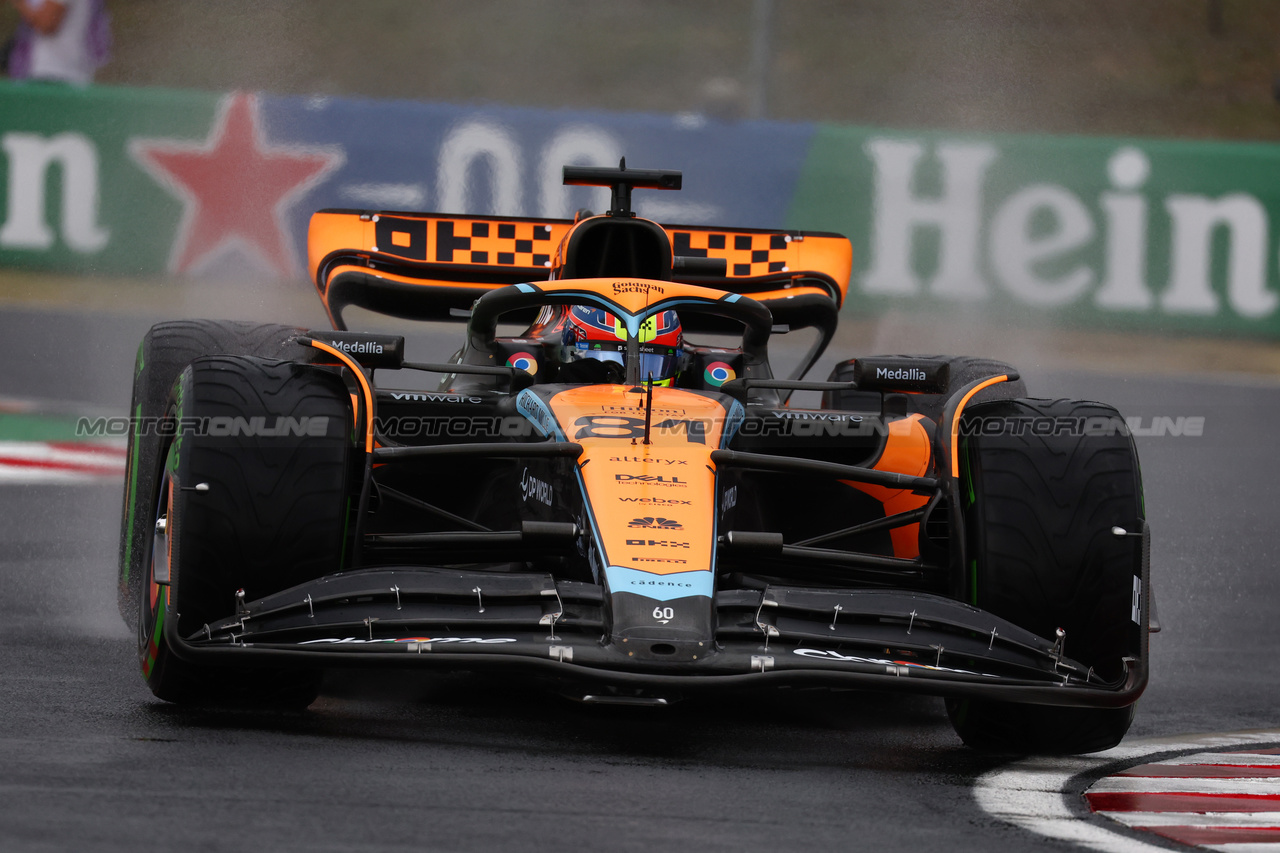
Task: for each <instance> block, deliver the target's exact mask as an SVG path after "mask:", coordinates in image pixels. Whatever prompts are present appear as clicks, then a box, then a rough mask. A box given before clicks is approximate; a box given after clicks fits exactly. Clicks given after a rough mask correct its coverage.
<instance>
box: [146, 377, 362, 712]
mask: <svg viewBox="0 0 1280 853" xmlns="http://www.w3.org/2000/svg"><path fill="white" fill-rule="evenodd" d="M349 405H350V403H349V397H348V395H347V391H346V387H345V386H344V385H343V383H342V380H341V379H340V378H339V377H338V376H337V375H335V374H333V373H330V372H327V371H324V370H321V369H319V368H315V367H311V366H309V365H300V364H294V363H290V362H281V361H271V360H266V359H260V358H253V357H247V356H240V357H235V356H216V357H206V358H200V359H196V360H195V361H194V362H192V364H191V365H190V366H188V367H187V368H186V369H185V370H184V371H183V372H182V374H181V375H180V376H179V378H178V382H177V383H176V384H175V386H174V390H173V394H172V396H171V405H170V421H171V422H172V423H173V424H175V425H176V427H177V429H176V430H175V434H174V435H173V436H172V438H171V440H170V442H169V444H168V448H167V451H166V455H165V462H164V465H163V467H162V469H161V471H160V474H159V475H158V478H157V479H158V482H159V484H160V485H159V488H158V489H157V496H156V498H155V500H154V501H153V503H152V505H153V506H154V508H155V509H154V515H153V521H151V522H150V524H151V527H150V531H151V534H152V535H151V541H152V542H153V546H152V548H151V550H150V552H149V555H148V557H149V559H148V562H147V573H146V580H145V583H144V584H143V590H142V594H141V599H140V606H139V611H140V614H139V615H140V618H139V656H140V660H141V664H142V670H143V676H144V678H145V679H146V681H147V684H148V686H150V688H151V690H152V691H153V692H154V693H155V695H156V696H158V697H160V698H161V699H165V700H167V701H172V702H181V703H191V704H209V703H217V704H223V703H226V702H231V703H233V704H254V705H260V704H270V705H292V706H305V705H307V704H310V702H311V701H312V700H314V698H315V695H316V691H317V689H318V687H319V677H320V676H319V673H317V672H301V671H287V672H281V671H275V670H270V671H268V670H258V669H249V668H245V669H240V668H235V669H231V668H226V667H212V666H202V665H196V664H193V663H191V662H190V661H187V660H184V659H182V658H181V657H179V656H178V655H177V654H175V653H174V651H173V649H172V648H170V647H169V645H168V643H167V641H166V639H165V638H166V630H168V631H171V632H172V631H176V632H177V633H178V634H180V635H181V636H183V637H191V636H193V635H197V634H198V633H199V632H200V630H201V629H202V628H203V626H204V625H205V624H207V623H211V622H214V621H217V620H219V619H222V618H224V617H228V616H232V615H233V613H234V611H235V596H236V592H237V590H241V589H243V590H245V591H246V595H247V597H248V598H249V599H250V600H252V599H254V598H260V597H263V596H265V595H270V594H272V593H275V592H279V591H280V590H283V589H286V588H288V587H291V586H294V585H296V584H299V583H302V582H305V581H308V580H313V579H315V578H318V577H322V576H324V575H327V574H332V573H334V572H336V571H338V570H340V569H341V567H342V564H343V555H344V546H345V544H346V535H347V518H348V512H349V501H348V495H347V485H346V483H347V475H348V467H349V460H350V455H351V454H350V449H351V443H350V434H349V427H350V409H349ZM166 569H167V570H168V571H167V572H166V571H165V570H166ZM166 575H167V577H168V584H167V585H165V584H162V583H158V582H157V581H158V579H163V578H164V577H165V576H166ZM166 626H167V628H166Z"/></svg>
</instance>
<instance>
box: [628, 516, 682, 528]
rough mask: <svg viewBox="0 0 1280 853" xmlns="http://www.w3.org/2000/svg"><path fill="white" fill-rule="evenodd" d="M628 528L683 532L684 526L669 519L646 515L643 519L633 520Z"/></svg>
mask: <svg viewBox="0 0 1280 853" xmlns="http://www.w3.org/2000/svg"><path fill="white" fill-rule="evenodd" d="M628 527H647V528H649V529H651V530H684V525H682V524H681V523H680V522H678V521H675V520H673V519H670V518H654V517H652V516H648V515H646V516H645V517H644V518H633V519H632V520H631V524H629V525H628Z"/></svg>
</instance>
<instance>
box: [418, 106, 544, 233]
mask: <svg viewBox="0 0 1280 853" xmlns="http://www.w3.org/2000/svg"><path fill="white" fill-rule="evenodd" d="M482 158H483V159H484V161H485V162H486V163H487V164H488V167H489V174H488V183H489V204H488V205H487V206H486V205H484V204H482V203H481V202H480V199H479V198H477V197H476V192H475V190H476V187H477V186H478V185H477V183H476V182H475V181H474V180H473V173H474V171H475V169H476V168H477V163H476V161H477V160H480V159H482ZM522 168H523V166H522V162H521V156H520V144H519V143H518V142H516V140H515V139H514V138H513V137H512V136H511V132H510V131H509V130H508V129H507V128H506V127H504V126H503V125H501V124H498V123H497V122H493V121H486V120H475V121H469V122H466V123H465V124H460V125H458V126H456V127H454V128H452V129H451V130H450V131H449V134H448V135H447V136H446V137H445V139H444V142H442V143H441V145H440V161H439V166H438V168H437V171H436V187H437V193H438V195H437V198H438V199H439V202H438V203H439V205H440V211H441V212H442V213H493V214H502V215H504V216H522V215H523V213H524V202H523V200H522V198H521V192H520V187H521V184H520V175H521V172H522Z"/></svg>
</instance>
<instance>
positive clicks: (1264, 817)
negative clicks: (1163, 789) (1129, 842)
mask: <svg viewBox="0 0 1280 853" xmlns="http://www.w3.org/2000/svg"><path fill="white" fill-rule="evenodd" d="M1107 817H1109V818H1111V819H1112V820H1114V821H1116V822H1117V823H1123V824H1124V825H1125V826H1133V827H1144V826H1276V827H1280V812H1202V813H1200V814H1195V815H1188V814H1187V813H1186V812H1112V813H1111V814H1108V815H1107Z"/></svg>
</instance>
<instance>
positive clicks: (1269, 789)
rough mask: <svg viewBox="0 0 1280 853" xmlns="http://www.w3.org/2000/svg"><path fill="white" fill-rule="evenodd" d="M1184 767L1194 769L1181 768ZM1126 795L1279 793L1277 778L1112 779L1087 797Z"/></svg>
mask: <svg viewBox="0 0 1280 853" xmlns="http://www.w3.org/2000/svg"><path fill="white" fill-rule="evenodd" d="M1182 766H1183V767H1194V766H1195V765H1192V764H1184V765H1182ZM1107 791H1129V792H1133V793H1147V794H1274V793H1276V792H1277V791H1280V777H1276V776H1267V777H1263V778H1260V779H1258V778H1254V779H1204V778H1196V779H1179V778H1176V777H1164V776H1112V777H1110V778H1107V779H1099V780H1098V782H1097V784H1095V785H1094V786H1093V787H1092V788H1090V789H1089V792H1090V793H1104V792H1107Z"/></svg>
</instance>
